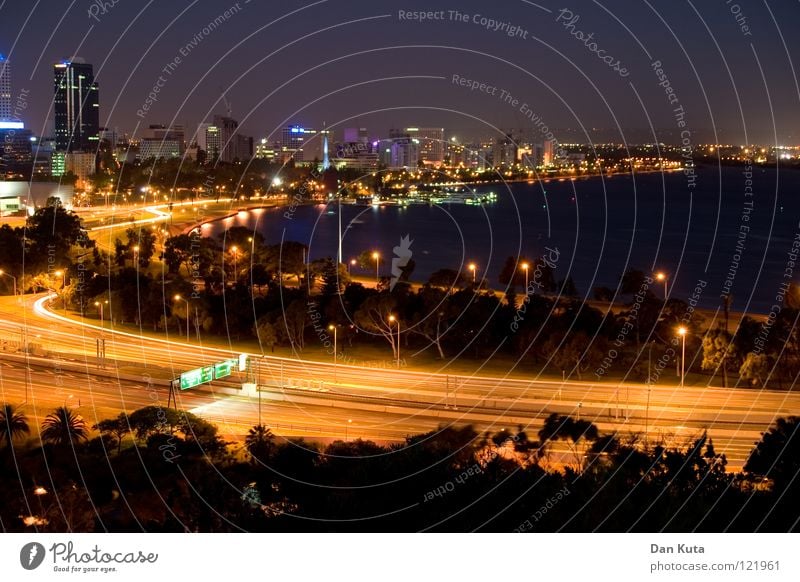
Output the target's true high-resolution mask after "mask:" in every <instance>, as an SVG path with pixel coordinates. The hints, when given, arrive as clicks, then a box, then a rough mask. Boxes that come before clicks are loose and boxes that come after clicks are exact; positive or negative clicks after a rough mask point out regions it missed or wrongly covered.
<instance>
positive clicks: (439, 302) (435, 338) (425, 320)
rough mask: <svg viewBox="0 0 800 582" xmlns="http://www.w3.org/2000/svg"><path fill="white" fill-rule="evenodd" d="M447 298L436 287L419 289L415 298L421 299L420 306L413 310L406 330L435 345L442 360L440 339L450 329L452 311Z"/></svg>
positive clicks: (443, 356)
mask: <svg viewBox="0 0 800 582" xmlns="http://www.w3.org/2000/svg"><path fill="white" fill-rule="evenodd" d="M449 297H450V296H449V295H448V294H446V293H445V292H444V291H442V290H441V289H439V288H437V287H423V288H421V289H420V290H419V292H418V293H417V297H416V298H417V299H421V301H422V304H421V305H420V306H419V309H416V310H415V313H414V317H413V319H412V320H411V324H410V325H409V328H408V329H409V331H411V332H412V333H415V334H418V335H421V336H422V337H424V338H425V339H426V340H428V341H429V342H430V343H431V344H433V345H435V346H436V350H437V351H438V352H439V358H441V359H442V360H444V359H445V355H444V349H443V347H442V339H443V338H444V336H445V334H446V333H447V332H448V331H449V329H450V323H449V322H450V319H451V316H452V315H453V311H454V310H453V309H452V308H451V306H450V301H449ZM455 315H456V316H457V315H458V313H455Z"/></svg>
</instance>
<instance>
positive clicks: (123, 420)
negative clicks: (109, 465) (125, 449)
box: [92, 412, 131, 454]
mask: <svg viewBox="0 0 800 582" xmlns="http://www.w3.org/2000/svg"><path fill="white" fill-rule="evenodd" d="M92 429H93V430H96V431H99V432H100V434H101V435H109V436H111V437H113V438H114V440H115V441H116V444H117V454H119V452H120V450H122V439H123V438H124V437H125V435H126V434H128V433H129V432H130V431H131V429H130V422H129V421H128V415H127V414H125V413H124V412H120V413H119V416H117V417H116V418H107V419H105V420H101V421H100V422H98V423H97V424H95V425H94V426H93V427H92Z"/></svg>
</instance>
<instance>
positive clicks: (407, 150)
mask: <svg viewBox="0 0 800 582" xmlns="http://www.w3.org/2000/svg"><path fill="white" fill-rule="evenodd" d="M379 147H381V148H382V153H383V154H384V155H383V156H382V157H383V163H384V164H386V166H388V167H389V168H391V169H401V168H407V169H410V170H416V169H417V166H418V165H419V140H418V139H417V138H414V137H411V135H410V134H409V133H407V132H406V131H403V130H400V129H390V130H389V139H388V140H383V141H382V143H381V145H380V146H379Z"/></svg>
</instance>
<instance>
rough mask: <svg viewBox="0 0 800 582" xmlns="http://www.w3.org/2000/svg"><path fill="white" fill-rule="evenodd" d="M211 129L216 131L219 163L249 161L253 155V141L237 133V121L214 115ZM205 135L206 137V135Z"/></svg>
mask: <svg viewBox="0 0 800 582" xmlns="http://www.w3.org/2000/svg"><path fill="white" fill-rule="evenodd" d="M213 127H216V128H217V131H218V136H219V143H218V145H217V148H218V150H217V151H219V160H220V161H221V162H227V163H233V162H235V161H241V162H245V161H247V160H249V159H250V157H251V156H252V155H253V139H252V138H250V137H246V136H243V135H241V134H240V133H239V131H238V129H239V122H238V121H236V120H235V119H233V118H231V117H225V116H224V115H215V116H214V125H213ZM209 129H210V128H209ZM206 135H207V136H208V133H206ZM206 141H208V137H206Z"/></svg>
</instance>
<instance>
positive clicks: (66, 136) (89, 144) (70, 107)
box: [53, 59, 100, 152]
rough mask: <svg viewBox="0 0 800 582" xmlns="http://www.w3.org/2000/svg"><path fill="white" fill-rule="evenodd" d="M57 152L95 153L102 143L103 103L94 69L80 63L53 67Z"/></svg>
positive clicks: (76, 61) (58, 64) (57, 64)
mask: <svg viewBox="0 0 800 582" xmlns="http://www.w3.org/2000/svg"><path fill="white" fill-rule="evenodd" d="M53 73H54V76H55V103H54V109H55V118H56V119H55V129H56V148H57V149H58V150H59V151H67V152H72V151H94V150H96V149H97V145H98V141H99V140H100V102H99V96H98V90H97V83H95V82H94V73H93V72H92V65H90V64H87V63H84V62H81V61H79V60H77V59H76V60H74V61H72V62H70V61H64V62H62V63H56V64H55V65H54V66H53Z"/></svg>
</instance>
